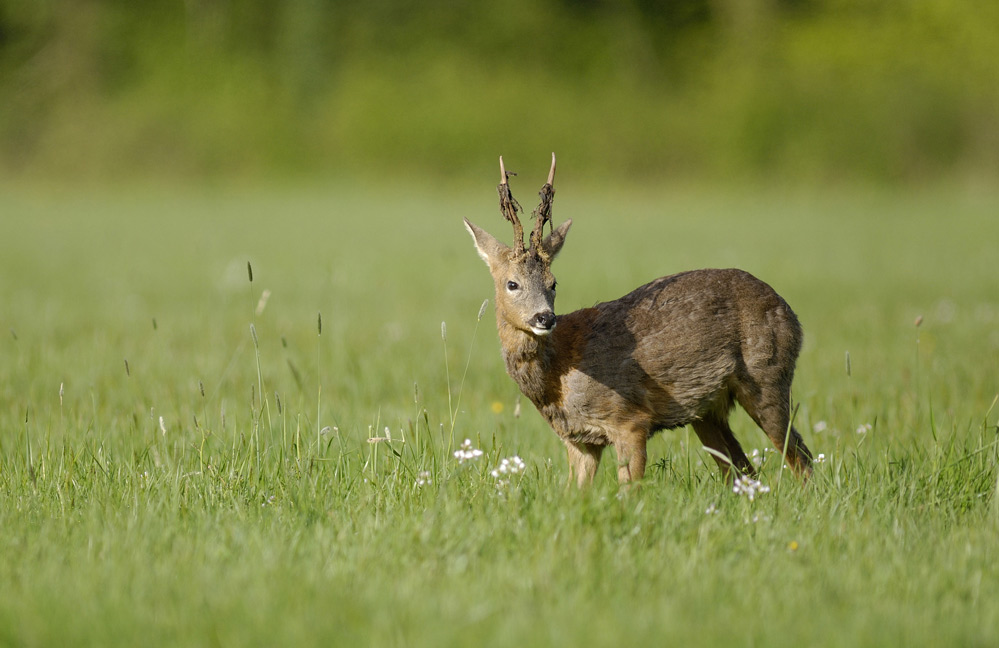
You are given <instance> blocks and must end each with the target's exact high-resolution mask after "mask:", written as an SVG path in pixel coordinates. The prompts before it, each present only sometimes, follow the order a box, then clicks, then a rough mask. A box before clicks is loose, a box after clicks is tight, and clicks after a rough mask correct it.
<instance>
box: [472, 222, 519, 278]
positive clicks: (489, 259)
mask: <svg viewBox="0 0 999 648" xmlns="http://www.w3.org/2000/svg"><path fill="white" fill-rule="evenodd" d="M465 229H467V230H468V233H469V234H471V235H472V240H473V241H475V251H476V252H478V253H479V256H480V257H482V260H483V261H485V262H486V265H487V266H489V268H490V269H492V267H493V266H494V265H495V264H496V262H497V261H498V260H499V259H500V258H502V257H503V255H506V254H507V253H509V251H510V248H509V247H508V246H507V245H506V244H505V243H503V242H502V241H500V240H499V239H497V238H496V237H495V236H493V235H492V234H490V233H489V232H487V231H485V230H484V229H481V228H479V227H476V226H475V225H472V223H471V222H469V220H468V219H467V218H466V219H465Z"/></svg>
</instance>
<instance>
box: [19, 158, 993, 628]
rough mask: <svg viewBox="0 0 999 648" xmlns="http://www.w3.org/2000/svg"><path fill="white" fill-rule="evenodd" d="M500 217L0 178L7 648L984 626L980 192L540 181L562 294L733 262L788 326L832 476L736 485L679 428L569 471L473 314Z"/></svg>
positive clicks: (353, 197)
mask: <svg viewBox="0 0 999 648" xmlns="http://www.w3.org/2000/svg"><path fill="white" fill-rule="evenodd" d="M525 171H526V170H525ZM539 174H543V169H539V171H538V173H535V174H533V175H531V173H527V172H525V173H524V177H541V175H539ZM518 187H520V189H519V194H520V195H521V197H525V198H526V197H527V196H529V195H530V192H529V191H528V189H527V188H526V186H521V185H516V184H515V186H514V189H515V191H518ZM494 203H495V195H494V193H493V191H492V187H491V186H489V185H488V184H487V185H486V186H483V187H477V188H475V189H464V188H459V189H457V190H455V189H453V188H447V189H445V188H435V187H421V188H417V187H412V188H410V189H409V190H400V189H394V190H389V191H386V190H384V188H382V187H377V186H364V185H360V186H338V185H331V186H323V187H316V186H313V187H308V188H297V189H296V188H283V189H273V190H267V189H261V188H255V189H247V190H237V189H225V190H217V191H205V190H195V189H191V188H183V189H179V190H171V191H167V190H166V189H149V188H146V189H141V190H140V189H119V190H115V191H112V190H84V189H77V190H52V189H50V188H44V187H34V188H11V187H7V188H6V189H5V190H4V191H3V192H0V212H2V213H4V221H5V225H7V227H6V228H5V229H6V231H7V232H8V234H7V235H6V236H4V237H2V238H0V298H2V304H3V308H2V310H0V319H2V322H0V324H2V325H3V326H2V331H0V333H2V337H0V401H2V402H3V403H5V407H4V408H3V409H2V410H0V502H2V505H0V555H2V556H3V560H2V561H0V582H3V583H4V587H3V588H2V590H0V645H22V646H35V645H38V646H42V645H86V644H91V645H109V644H119V645H125V644H143V645H163V646H169V645H223V646H225V645H330V644H333V645H358V644H369V645H486V646H492V645H514V644H529V645H570V644H585V645H605V644H612V643H613V644H619V643H629V642H640V641H644V642H655V643H657V644H662V643H664V642H666V643H669V644H681V643H688V642H690V643H697V644H726V645H800V644H809V645H844V646H846V645H849V646H856V645H885V644H895V645H910V646H911V645H994V644H995V643H996V640H997V638H999V636H997V635H999V632H997V630H996V628H999V611H997V608H996V606H995V601H996V600H999V566H997V565H999V540H997V538H999V534H997V532H999V499H997V498H996V488H997V479H999V471H997V464H999V444H997V443H999V437H997V425H996V421H997V417H999V405H997V404H996V394H997V393H999V384H997V382H996V375H995V367H996V366H997V361H999V336H997V333H996V331H997V330H999V297H997V295H999V279H997V275H996V273H995V272H994V263H995V244H994V241H995V240H997V237H999V223H997V221H996V220H995V218H994V215H995V213H997V208H999V196H996V195H995V194H994V193H989V192H970V191H963V190H959V189H956V188H935V189H922V190H919V191H914V192H910V193H906V194H902V193H894V192H887V191H873V190H870V191H869V190H862V189H853V190H849V191H833V190H823V191H818V192H780V191H767V190H760V189H755V190H744V191H740V190H737V189H729V190H725V191H708V190H706V189H698V188H674V189H671V190H665V189H663V190H656V191H652V190H642V189H635V188H624V187H622V188H619V189H616V188H609V189H607V190H605V191H602V192H595V191H592V190H587V189H586V188H585V187H580V186H578V185H577V186H574V185H573V184H572V180H571V178H568V179H567V180H566V181H565V183H564V185H563V186H562V187H561V188H560V194H559V197H558V202H557V204H556V214H555V217H556V219H557V220H560V219H563V218H566V217H569V216H571V217H572V218H573V219H574V221H575V226H574V229H573V231H572V233H571V235H570V237H569V241H568V244H567V245H566V247H565V250H564V251H563V254H562V256H561V257H560V258H559V261H558V262H557V264H556V274H557V276H558V277H559V286H560V291H559V293H560V295H559V304H558V306H559V309H560V310H570V309H573V308H578V307H581V306H585V305H587V304H590V303H592V302H594V301H598V300H603V299H610V298H614V297H616V296H618V295H620V294H623V293H624V292H626V291H627V290H629V289H631V288H633V287H635V286H637V285H638V284H640V283H642V282H643V281H646V280H648V279H651V278H654V277H655V276H659V275H661V274H666V273H669V272H674V271H679V270H682V269H687V268H691V267H701V266H740V267H743V268H746V269H747V270H750V271H751V272H754V273H755V274H757V275H758V276H760V277H762V278H764V279H766V280H767V281H769V282H770V283H772V284H773V285H774V286H775V287H776V288H777V289H778V290H779V291H780V292H781V293H782V294H783V295H784V296H785V297H786V298H787V299H788V301H789V302H790V303H791V304H792V305H793V306H794V308H795V310H796V311H797V313H798V315H799V317H800V318H801V320H802V322H803V324H804V326H805V330H806V345H805V348H804V350H803V353H802V356H801V359H800V361H799V366H798V373H797V377H796V382H795V399H796V402H797V404H798V407H799V409H798V414H797V422H798V425H799V428H800V429H801V430H802V431H803V432H804V434H805V437H806V440H807V442H808V443H809V445H810V447H811V448H812V449H813V451H814V452H815V453H823V454H824V455H825V461H824V462H823V463H820V464H818V465H817V466H816V474H815V477H814V480H813V482H812V483H811V484H810V486H809V487H808V488H807V489H801V488H800V487H799V486H798V485H797V483H796V482H795V481H794V480H792V479H781V478H780V468H779V465H778V464H779V460H778V459H775V458H774V454H773V453H763V456H765V457H766V462H765V464H764V467H763V471H762V481H763V482H764V483H766V484H768V485H769V486H770V487H771V491H770V492H769V493H763V494H759V495H758V496H757V497H756V499H755V500H753V501H752V502H750V501H749V500H748V499H747V498H745V497H740V496H737V495H735V494H733V493H732V492H731V490H730V489H729V488H727V487H726V486H725V485H724V484H723V483H721V482H720V480H719V479H718V477H717V475H716V470H715V469H714V466H713V464H714V462H713V461H710V460H709V458H708V457H707V455H706V454H705V453H704V452H703V451H702V450H701V449H700V447H699V444H697V443H696V440H695V437H693V435H692V434H691V433H690V431H689V430H678V431H674V432H669V433H665V434H663V435H660V436H659V437H657V438H656V440H655V441H654V442H653V443H652V444H651V446H650V453H651V456H650V466H651V468H650V471H649V475H648V478H647V483H646V485H645V487H644V488H642V489H641V490H640V491H638V492H635V493H629V494H628V495H627V496H625V497H619V496H618V490H617V488H616V484H615V483H614V475H613V472H614V471H613V466H612V465H610V464H612V463H613V462H612V461H605V462H604V465H603V466H602V467H601V470H600V473H599V474H598V478H597V482H596V484H595V486H594V487H593V488H592V489H591V490H589V491H586V492H582V493H580V492H576V491H575V490H572V489H566V488H565V482H566V479H567V468H566V466H565V462H564V458H563V452H562V450H561V448H560V444H559V442H558V441H557V439H556V438H555V436H554V435H553V434H552V433H551V432H550V431H549V430H548V429H547V427H546V425H545V424H544V422H543V421H542V420H541V418H540V416H538V415H537V413H536V412H534V411H533V408H531V407H530V405H529V404H528V403H526V402H525V403H523V404H522V407H523V413H522V415H521V416H520V417H516V416H515V415H514V411H515V409H516V406H517V403H518V395H517V391H516V387H515V385H514V384H513V383H512V381H511V380H510V379H509V378H507V377H506V375H505V374H504V371H503V366H502V361H501V359H500V356H499V351H498V344H497V341H496V336H495V332H494V328H493V324H492V322H491V313H492V309H491V308H489V309H488V310H487V312H486V315H485V316H483V317H482V321H481V323H480V322H479V321H478V313H479V307H480V304H481V302H482V300H483V299H484V298H486V297H490V298H491V294H490V290H491V284H490V281H489V279H488V275H487V273H486V270H485V268H484V267H483V266H482V264H481V262H480V261H479V260H478V259H477V258H476V255H475V253H474V251H473V250H472V246H471V244H470V241H468V240H467V235H466V234H465V233H464V231H463V227H462V226H461V223H460V218H461V216H469V217H470V218H472V220H474V221H476V222H477V223H478V224H480V225H483V226H485V227H487V228H489V229H491V230H492V231H494V232H495V233H497V234H499V235H501V236H503V237H504V238H506V237H508V234H507V232H506V228H505V227H504V226H503V224H502V222H501V221H500V218H499V217H498V214H497V213H496V208H495V204H494ZM248 263H249V264H250V267H251V268H252V277H253V280H252V281H250V279H249V274H248V266H247V264H248ZM264 291H269V292H268V298H267V299H266V302H265V303H262V301H263V295H264ZM317 313H318V314H320V316H321V318H322V324H321V331H320V330H319V322H318V321H317ZM920 316H921V317H922V320H921V322H920V325H919V326H918V327H917V326H916V324H915V322H916V318H917V317H920ZM442 321H443V322H445V323H446V327H447V336H446V341H445V340H443V339H442V335H441V328H442V326H441V322H442ZM251 327H252V332H251ZM847 353H848V354H849V370H847V360H846V358H847ZM445 356H446V358H447V360H446V361H445ZM733 424H734V428H735V430H736V433H737V435H738V436H739V437H740V438H741V439H742V440H743V444H744V446H745V447H746V448H747V449H752V448H760V449H762V448H764V437H763V435H762V433H760V432H759V431H758V430H757V429H755V427H754V426H753V425H752V424H751V423H750V422H749V421H748V419H747V417H745V415H744V414H743V413H742V412H741V411H737V412H736V415H735V416H734V417H733ZM452 426H453V430H452ZM386 428H387V432H386ZM858 429H863V430H864V431H863V432H860V433H858V432H857V430H858ZM817 430H819V431H817ZM389 436H390V437H391V440H387V439H388V437H389ZM372 437H381V438H384V439H386V440H383V441H380V442H376V443H370V442H369V441H368V439H369V438H372ZM465 438H469V439H470V440H471V441H472V444H473V446H474V447H476V448H478V449H481V450H482V451H483V455H482V456H481V457H479V458H477V459H474V460H469V461H466V462H461V463H459V461H458V460H457V459H456V458H455V457H454V456H453V451H454V450H455V449H456V447H457V445H458V444H459V443H460V442H461V440H462V439H465ZM513 455H519V456H520V457H522V458H523V459H524V461H525V463H526V470H525V472H523V473H520V474H517V475H513V476H511V478H510V483H509V485H508V486H506V487H505V488H502V489H498V488H497V485H496V479H495V478H494V477H493V476H492V475H491V474H490V471H491V470H493V469H494V468H496V467H497V466H498V465H499V463H500V460H501V459H502V458H504V457H511V456H513ZM425 479H429V483H425V484H424V485H422V486H418V485H417V481H418V480H425Z"/></svg>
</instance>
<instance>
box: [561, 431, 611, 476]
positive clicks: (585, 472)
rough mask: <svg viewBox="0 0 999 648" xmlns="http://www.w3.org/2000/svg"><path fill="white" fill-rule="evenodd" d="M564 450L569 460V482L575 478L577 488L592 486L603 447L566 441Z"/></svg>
mask: <svg viewBox="0 0 999 648" xmlns="http://www.w3.org/2000/svg"><path fill="white" fill-rule="evenodd" d="M565 449H566V454H567V455H568V459H569V480H570V481H571V480H572V478H573V476H575V478H576V486H578V487H579V488H583V487H584V486H589V485H590V484H592V483H593V476H594V475H596V474H597V466H599V465H600V455H602V454H603V452H604V447H603V446H599V445H593V444H591V443H576V442H574V441H568V440H567V441H566V442H565Z"/></svg>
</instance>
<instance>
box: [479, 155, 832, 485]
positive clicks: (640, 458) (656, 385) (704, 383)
mask: <svg viewBox="0 0 999 648" xmlns="http://www.w3.org/2000/svg"><path fill="white" fill-rule="evenodd" d="M512 175H515V174H513V173H508V172H507V171H506V168H505V166H504V164H503V158H502V157H500V184H499V185H498V187H497V191H498V193H499V201H500V212H501V214H502V215H503V217H504V218H505V219H506V220H507V221H509V222H510V223H511V224H512V226H513V246H512V247H510V246H507V245H506V244H505V243H503V242H502V241H500V240H499V239H497V238H496V237H494V236H492V235H491V234H489V233H488V232H486V231H485V230H483V229H481V228H479V227H477V226H476V225H474V224H472V223H471V222H470V221H469V220H468V219H467V218H465V219H464V222H465V228H466V229H467V230H468V233H469V234H470V235H471V237H472V239H473V241H474V243H475V249H476V251H477V252H478V254H479V256H480V257H481V258H482V260H483V261H485V263H486V265H487V266H488V268H489V272H490V274H491V275H492V279H493V284H494V288H495V300H494V304H495V311H496V326H497V331H498V333H499V340H500V345H501V348H502V355H503V358H504V361H505V364H506V370H507V373H508V374H509V375H510V377H511V378H513V380H514V382H516V383H517V385H518V387H519V388H520V391H521V392H522V393H523V394H524V396H526V397H527V398H528V399H529V400H530V401H531V402H532V403H533V404H534V406H535V407H536V408H537V409H538V411H539V412H540V413H541V415H542V416H543V417H544V419H545V420H546V421H547V422H548V424H549V425H550V426H551V428H552V430H554V432H555V433H556V434H557V435H558V437H559V438H560V439H561V440H562V442H563V443H564V444H565V447H566V452H567V458H568V463H569V479H570V483H571V481H572V480H573V479H575V481H576V484H577V485H578V486H579V487H580V488H584V487H586V486H588V485H589V484H591V483H592V482H593V479H594V476H595V474H596V472H597V468H598V466H599V463H600V458H601V455H602V454H603V451H604V449H605V448H607V447H608V446H613V447H614V450H615V452H616V454H617V463H618V468H617V477H618V482H619V484H621V485H622V486H630V485H631V483H632V482H638V481H639V480H642V479H643V477H644V475H645V469H646V462H647V444H648V441H649V439H650V438H651V437H652V435H654V434H656V433H657V432H660V431H662V430H670V429H676V428H681V427H684V426H686V425H690V426H691V427H692V428H693V430H694V432H695V433H696V435H697V437H698V438H699V440H700V442H701V444H703V447H704V450H705V451H707V452H708V453H709V454H710V455H711V456H712V458H713V459H714V460H715V462H716V463H717V465H718V467H719V469H720V470H721V472H722V476H723V478H724V479H725V480H726V481H727V483H730V484H731V483H732V482H733V481H734V480H735V479H736V478H737V477H738V476H743V475H745V476H751V477H754V478H755V477H756V471H755V469H754V466H753V464H752V462H750V460H749V459H748V458H747V457H746V454H745V452H743V449H742V447H741V446H740V445H739V441H738V440H737V439H736V437H735V435H734V434H733V433H732V429H731V427H729V423H728V419H729V415H730V413H731V411H732V410H733V408H734V406H735V403H738V404H739V405H740V406H741V407H742V409H743V410H745V411H746V412H747V413H748V414H749V416H750V417H751V418H752V420H753V421H754V422H755V423H756V425H758V426H759V427H760V428H761V429H762V430H763V432H764V433H765V434H766V436H767V437H768V438H769V439H770V442H771V443H772V444H773V445H774V446H775V448H776V449H777V450H778V451H779V452H780V453H781V455H782V456H783V457H784V460H785V461H786V462H787V464H788V466H789V467H790V468H791V469H792V471H793V472H794V473H795V474H796V475H797V476H798V477H799V478H800V479H801V480H802V482H804V481H807V479H808V477H809V475H810V474H811V472H812V454H811V452H810V451H809V450H808V448H807V447H806V446H805V442H804V440H803V439H802V437H801V435H800V434H799V433H798V431H797V430H796V429H795V427H794V425H793V424H792V423H793V421H792V414H791V381H792V379H793V377H794V369H795V364H796V362H797V358H798V353H799V352H800V350H801V344H802V328H801V325H800V323H799V322H798V318H797V316H796V315H795V314H794V311H792V310H791V307H790V306H788V304H787V302H786V301H784V299H783V298H782V297H781V296H780V295H778V294H777V292H776V291H775V290H774V289H773V288H771V287H770V286H769V285H768V284H766V283H764V282H763V281H761V280H760V279H757V278H756V277H754V276H753V275H751V274H749V273H748V272H745V271H743V270H738V269H703V270H691V271H687V272H680V273H678V274H673V275H669V276H664V277H660V278H659V279H656V280H654V281H652V282H650V283H647V284H645V285H644V286H640V287H639V288H636V289H635V290H633V291H632V292H630V293H628V294H627V295H625V296H623V297H621V298H619V299H615V300H613V301H608V302H603V303H598V304H596V305H594V306H592V307H589V308H583V309H581V310H577V311H574V312H571V313H565V314H562V315H556V314H555V289H556V281H555V276H554V275H553V274H552V270H551V265H552V261H553V260H554V259H555V257H556V256H557V255H558V254H559V252H560V251H561V249H562V247H563V245H564V244H565V239H566V235H567V234H568V232H569V228H570V226H571V225H572V220H571V219H569V220H566V221H565V222H564V223H562V224H561V225H559V226H558V227H555V226H554V225H552V224H551V210H552V202H553V198H554V196H555V189H554V186H553V183H554V179H555V154H554V153H552V164H551V170H550V171H549V173H548V181H547V182H546V183H545V184H544V185H543V187H542V188H541V191H540V192H539V196H540V198H541V202H540V203H539V205H538V208H537V209H536V210H534V212H533V216H534V219H535V222H534V228H533V230H532V231H531V234H530V237H529V245H527V246H525V242H524V229H523V224H522V223H521V221H520V218H519V217H518V215H517V213H518V212H521V211H522V208H521V206H520V204H519V203H518V202H517V201H516V200H515V199H514V198H513V194H512V192H511V190H510V185H509V177H510V176H512ZM546 225H548V226H549V230H550V231H549V233H548V234H547V236H546V235H545V233H544V230H545V226H546Z"/></svg>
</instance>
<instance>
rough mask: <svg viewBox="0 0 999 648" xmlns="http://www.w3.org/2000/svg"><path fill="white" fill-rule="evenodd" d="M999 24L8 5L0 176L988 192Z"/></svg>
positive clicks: (730, 0) (932, 18)
mask: <svg viewBox="0 0 999 648" xmlns="http://www.w3.org/2000/svg"><path fill="white" fill-rule="evenodd" d="M997 30H999V5H996V4H995V3H981V2H973V1H972V0H925V1H920V2H889V1H887V0H877V1H864V2H858V1H856V0H752V1H749V0H682V1H676V2H668V3H653V2H647V1H644V0H643V1H640V2H633V3H612V2H599V1H591V0H587V1H582V0H544V1H542V2H526V1H524V0H509V1H507V2H503V3H500V4H494V5H483V4H481V3H470V4H468V5H464V6H455V5H454V3H451V2H443V1H441V0H426V1H424V2H420V3H417V4H413V3H401V2H398V1H391V0H378V1H373V2H366V3H328V2H320V1H318V0H287V1H285V2H279V3H274V2H265V1H263V0H244V1H241V2H236V3H232V2H220V1H216V0H202V1H198V2H176V1H173V0H151V1H149V2H143V3H142V5H141V7H140V6H139V5H136V4H134V3H128V2H119V1H115V0H94V1H92V2H86V3H73V4H72V6H71V7H69V6H66V4H65V3H64V2H59V1H57V0H45V1H37V2H18V1H16V0H2V1H0V170H2V171H3V172H4V173H5V175H13V176H16V177H19V176H22V175H24V174H29V175H32V176H43V177H47V176H53V175H54V176H56V177H61V178H66V177H72V178H99V179H105V178H107V177H121V176H126V177H134V176H143V177H163V176H172V177H184V178H188V177H196V178H204V177H206V176H207V177H228V176H231V175H233V174H236V175H249V176H251V177H273V175H275V174H278V175H292V176H297V175H301V174H309V175H312V174H316V173H323V174H333V175H343V174H350V175H360V176H370V175H379V176H381V175H384V174H387V173H393V174H398V173H400V172H404V173H409V174H416V175H417V176H428V175H429V176H444V177H449V178H453V177H455V176H462V175H464V176H466V177H481V176H482V174H484V173H485V172H486V171H490V170H491V169H492V167H493V165H494V162H495V156H496V155H497V154H498V153H497V152H499V151H508V152H509V151H523V152H525V153H532V154H533V157H538V156H541V155H547V153H548V152H550V151H552V150H556V151H558V152H559V153H560V154H562V155H563V158H562V159H564V160H565V162H566V163H567V164H568V163H570V161H573V160H580V161H585V163H583V162H579V163H578V164H579V172H580V173H582V172H583V170H584V169H585V170H586V173H588V174H591V175H594V176H596V175H600V176H601V177H605V178H606V177H617V178H622V177H625V176H627V177H630V178H635V177H638V178H640V179H643V180H655V181H661V179H662V178H663V177H680V178H700V179H703V178H711V179H728V178H731V177H733V176H734V177H737V178H741V179H747V178H748V179H751V178H773V177H780V178H785V179H792V180H796V181H801V180H804V181H821V182H826V181H842V180H850V181H857V180H862V181H867V180H875V181H891V182H909V183H912V182H917V183H918V182H924V181H926V180H927V179H930V178H937V177H940V176H949V177H952V178H969V177H970V178H972V179H977V178H994V177H995V174H996V172H997V171H999V157H997V153H996V151H999V120H997V118H996V115H997V114H999V110H997V108H996V107H997V106H999V63H997V61H999V40H997V39H996V38H995V34H996V32H997ZM529 157H530V156H529ZM567 168H568V167H567Z"/></svg>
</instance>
